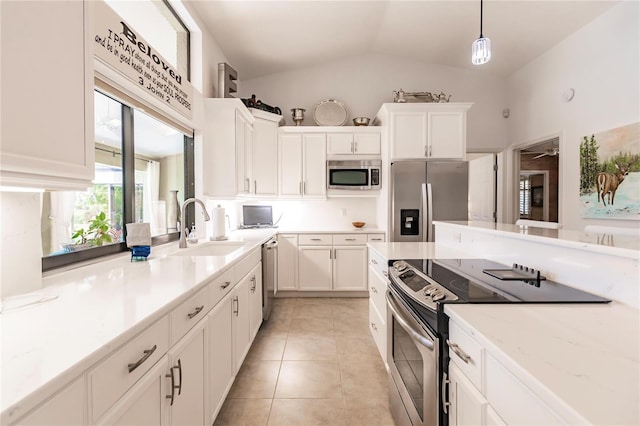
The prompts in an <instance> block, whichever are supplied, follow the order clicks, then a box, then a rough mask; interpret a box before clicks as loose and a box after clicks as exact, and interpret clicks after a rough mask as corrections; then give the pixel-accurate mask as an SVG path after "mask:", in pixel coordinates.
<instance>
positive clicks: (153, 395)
mask: <svg viewBox="0 0 640 426" xmlns="http://www.w3.org/2000/svg"><path fill="white" fill-rule="evenodd" d="M167 371H169V362H168V360H167V357H166V356H165V357H163V358H162V359H161V360H160V361H158V362H157V363H156V364H155V365H154V366H153V367H152V368H151V369H150V370H149V371H148V372H147V373H146V374H145V375H144V376H143V377H142V378H141V379H140V380H139V381H138V382H137V383H136V384H135V385H134V386H133V387H132V388H131V389H130V390H129V391H127V393H126V394H125V395H124V396H123V397H122V398H121V399H120V400H119V401H118V403H117V404H115V405H114V406H113V408H111V410H109V411H108V412H107V414H106V415H105V416H104V417H103V418H102V419H100V421H99V422H98V424H100V425H114V426H117V425H121V426H129V425H140V426H156V425H168V424H169V407H170V404H171V399H170V395H171V381H170V379H169V378H167V377H166V376H167ZM168 395H169V398H167V396H168ZM176 396H177V391H175V393H174V397H176ZM43 424H45V423H43ZM46 424H52V423H50V422H47V423H46ZM68 424H71V423H68Z"/></svg>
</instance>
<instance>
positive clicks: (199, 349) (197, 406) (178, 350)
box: [167, 320, 206, 425]
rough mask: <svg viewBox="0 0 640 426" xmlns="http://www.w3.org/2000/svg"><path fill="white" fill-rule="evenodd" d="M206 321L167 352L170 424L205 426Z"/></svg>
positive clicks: (200, 323)
mask: <svg viewBox="0 0 640 426" xmlns="http://www.w3.org/2000/svg"><path fill="white" fill-rule="evenodd" d="M205 332H206V320H203V321H200V322H199V323H198V324H197V325H196V326H195V327H194V328H193V329H192V330H191V331H190V332H189V333H187V335H186V336H184V337H183V338H182V340H180V341H179V342H178V343H177V344H176V345H175V346H174V347H173V348H172V349H171V350H170V351H169V373H168V375H169V376H170V377H169V379H170V380H171V383H172V384H173V386H172V387H171V386H170V388H169V392H168V394H167V395H171V398H170V401H171V403H170V404H169V405H170V408H169V413H170V414H169V417H170V422H171V424H172V425H203V424H204V347H205Z"/></svg>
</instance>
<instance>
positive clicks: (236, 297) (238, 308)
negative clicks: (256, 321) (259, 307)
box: [231, 296, 240, 316]
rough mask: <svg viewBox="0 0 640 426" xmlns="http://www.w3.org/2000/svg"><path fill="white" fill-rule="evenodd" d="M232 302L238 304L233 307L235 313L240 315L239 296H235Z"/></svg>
mask: <svg viewBox="0 0 640 426" xmlns="http://www.w3.org/2000/svg"><path fill="white" fill-rule="evenodd" d="M231 303H235V304H236V308H235V309H233V313H234V314H235V315H236V316H238V313H239V312H240V301H239V300H238V296H235V297H234V298H233V299H231Z"/></svg>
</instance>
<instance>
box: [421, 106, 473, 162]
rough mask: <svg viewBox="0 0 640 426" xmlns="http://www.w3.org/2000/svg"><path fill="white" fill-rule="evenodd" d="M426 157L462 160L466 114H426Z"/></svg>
mask: <svg viewBox="0 0 640 426" xmlns="http://www.w3.org/2000/svg"><path fill="white" fill-rule="evenodd" d="M427 128H428V129H429V131H428V135H427V156H428V157H429V158H444V159H450V158H458V159H463V158H464V155H465V150H466V146H465V145H466V135H465V134H466V112H461V111H442V112H429V113H427Z"/></svg>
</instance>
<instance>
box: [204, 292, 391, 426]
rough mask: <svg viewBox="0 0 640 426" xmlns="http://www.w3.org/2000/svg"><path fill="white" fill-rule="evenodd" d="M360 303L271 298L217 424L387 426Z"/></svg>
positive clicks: (364, 306)
mask: <svg viewBox="0 0 640 426" xmlns="http://www.w3.org/2000/svg"><path fill="white" fill-rule="evenodd" d="M368 312H369V303H368V299H366V298H286V299H284V298H283V299H276V300H275V302H274V307H273V311H272V313H271V318H270V319H269V321H266V322H265V323H264V324H263V325H262V327H261V328H260V331H259V332H258V335H257V336H256V340H255V341H254V343H253V346H252V347H251V350H250V351H249V353H248V355H247V358H246V360H245V362H244V364H243V366H242V368H241V369H240V372H239V373H238V376H237V377H236V380H235V383H234V384H233V387H232V388H231V390H230V392H229V395H228V396H227V399H226V401H225V403H224V405H223V406H222V409H221V410H220V413H219V414H218V417H217V419H216V421H215V425H220V426H221V425H229V426H240V425H268V426H276V425H282V426H298V425H300V426H315V425H330V426H338V425H362V426H369V425H371V426H373V425H388V426H393V425H394V423H393V419H392V418H391V414H390V412H389V405H388V401H387V373H386V371H385V368H384V364H383V362H382V359H381V358H380V355H379V353H378V350H377V348H376V346H375V343H374V341H373V338H372V337H371V334H370V333H369V328H368V319H369V313H368Z"/></svg>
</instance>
